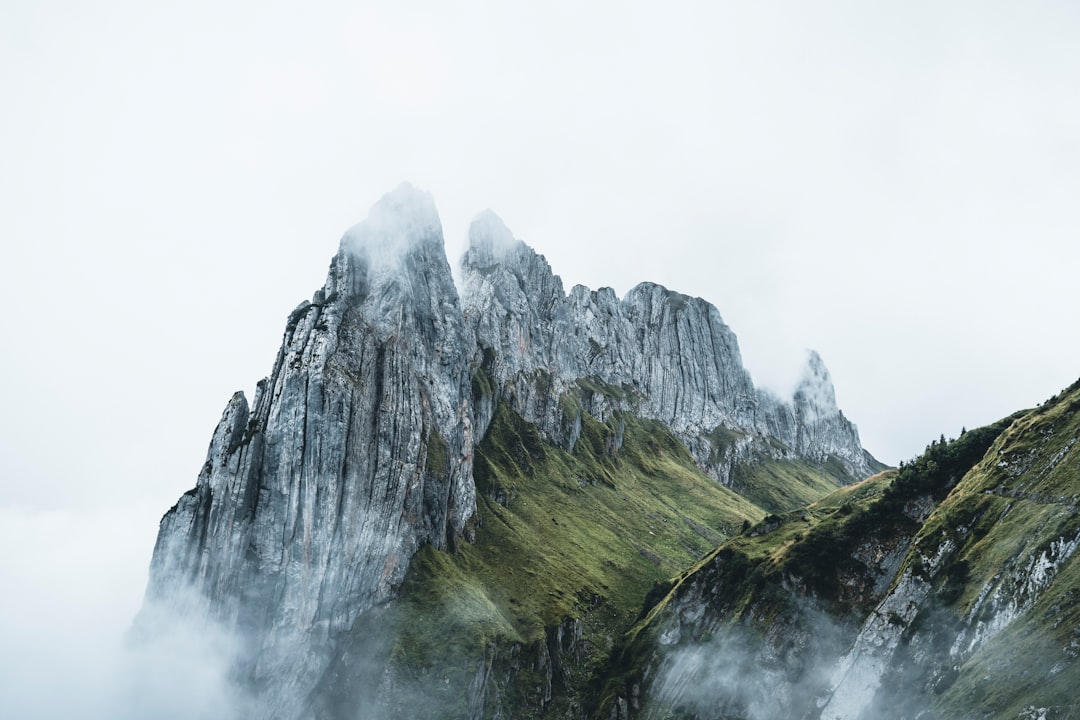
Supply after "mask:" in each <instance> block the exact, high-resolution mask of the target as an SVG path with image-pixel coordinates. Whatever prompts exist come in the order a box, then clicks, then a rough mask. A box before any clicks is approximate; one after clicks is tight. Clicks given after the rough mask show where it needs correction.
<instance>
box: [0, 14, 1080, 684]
mask: <svg viewBox="0 0 1080 720" xmlns="http://www.w3.org/2000/svg"><path fill="white" fill-rule="evenodd" d="M1078 38H1080V5H1078V4H1077V3H1075V2H1072V1H1071V0H1063V1H1062V2H1038V1H1030V2H1023V3H1018V2H993V1H986V0H979V1H972V2H941V1H940V0H937V1H935V2H904V3H873V2H866V1H865V0H859V1H855V0H853V1H851V2H839V1H834V2H741V3H735V2H717V1H712V2H699V3H692V2H668V3H663V4H660V3H640V2H595V3H589V4H587V6H586V4H585V3H580V2H561V1H556V2H547V3H510V2H498V3H496V2H471V3H452V2H430V3H423V2H405V1H401V0H399V1H398V2H393V3H390V2H374V3H362V2H357V3H320V4H318V6H317V7H316V4H315V3H281V2H259V3H254V2H232V3H220V2H213V3H210V2H198V1H196V2H184V3H179V2H177V3H146V2H95V3H82V2H67V3H63V2H47V1H42V0H6V1H5V2H4V3H3V6H2V7H0V107H2V108H3V109H2V110H0V241H2V243H3V259H2V261H0V298H2V300H3V302H4V307H5V308H6V313H5V319H4V324H3V335H2V337H3V338H4V341H3V351H4V352H3V353H2V354H0V398H2V402H3V405H2V408H3V409H2V412H0V423H2V424H0V483H2V485H0V490H2V495H0V533H3V534H4V537H3V540H4V542H3V547H2V548H0V577H4V578H5V580H4V585H5V586H8V587H10V586H11V585H10V584H9V583H21V584H22V586H23V587H25V588H26V591H25V592H24V593H23V594H22V595H21V596H20V595H16V596H15V598H14V599H6V600H5V601H3V602H4V603H6V606H4V605H3V604H2V603H0V610H6V611H7V612H6V613H5V614H10V613H11V612H16V611H17V612H23V613H29V615H27V617H31V618H33V617H35V615H34V613H38V614H39V615H40V613H42V612H43V610H41V608H42V607H44V606H46V605H48V603H43V602H41V599H42V598H51V597H54V595H55V586H54V585H53V584H52V583H54V582H61V580H60V579H62V578H65V577H70V576H71V573H72V572H73V567H74V566H75V565H76V564H78V566H79V568H81V569H82V572H83V573H84V574H85V575H87V576H91V577H94V578H98V580H95V581H93V582H98V583H99V584H100V583H102V582H105V584H107V585H108V587H115V588H117V590H116V591H115V595H109V594H108V593H106V592H105V591H101V596H100V598H101V601H100V603H99V604H100V605H101V607H102V608H105V607H107V608H108V610H107V611H106V612H107V613H109V618H110V619H109V621H108V622H103V623H101V626H102V627H103V628H106V629H111V628H112V627H113V625H116V626H122V625H123V624H124V623H125V622H126V619H125V618H129V617H130V614H131V613H133V612H134V610H135V608H137V607H138V604H139V595H140V593H141V588H142V583H143V582H144V581H145V565H146V563H147V562H148V560H149V555H150V551H151V549H152V543H153V538H154V535H155V532H156V526H157V521H158V519H159V517H160V514H161V513H162V512H164V511H165V510H167V509H168V507H169V506H170V505H171V504H172V502H174V501H175V499H176V497H178V496H179V494H180V493H182V492H183V491H184V490H186V489H187V488H189V487H191V486H192V485H193V484H194V482H195V478H196V474H197V472H198V469H199V467H200V465H201V464H202V461H203V458H204V454H205V449H206V445H207V443H208V442H209V439H210V434H211V431H212V430H213V426H214V424H215V423H216V421H217V419H218V417H219V415H220V412H221V410H222V408H223V407H224V406H225V403H226V401H227V400H228V398H229V396H230V394H231V393H232V392H233V391H234V390H236V389H244V390H246V391H248V392H249V393H250V392H251V391H252V389H253V388H254V386H255V383H256V382H257V381H258V380H259V379H260V378H261V377H263V376H264V375H266V374H267V373H268V372H269V371H270V369H271V365H272V362H273V358H274V353H275V352H276V350H277V345H278V342H279V341H280V338H281V333H282V330H283V328H284V321H285V318H286V316H287V315H288V313H289V311H290V310H291V309H292V308H293V307H294V306H295V305H296V304H297V303H298V302H299V301H301V300H303V299H305V298H309V297H310V295H311V293H312V291H314V290H315V289H317V288H318V287H319V286H321V284H322V282H323V280H324V277H325V272H326V268H327V265H328V262H329V259H330V257H331V255H332V254H333V253H334V251H335V250H336V247H337V242H338V239H339V238H340V236H341V234H342V233H343V232H344V231H345V229H346V228H348V227H349V226H350V225H352V224H353V223H355V222H357V221H358V220H361V219H362V218H363V217H364V216H365V215H366V213H367V209H368V208H369V207H370V206H371V205H372V204H373V203H374V202H375V201H376V200H378V198H379V197H380V196H381V195H382V194H384V193H385V192H387V191H389V190H390V189H392V188H393V187H395V186H396V185H397V184H398V183H399V182H401V181H402V180H409V181H411V182H413V183H414V184H416V185H418V186H420V187H422V188H425V189H427V190H430V191H431V192H432V193H433V194H434V196H435V200H436V203H437V205H438V207H439V210H440V213H441V216H442V219H443V225H444V229H445V232H446V239H447V248H448V251H449V254H450V256H451V261H452V263H456V260H457V258H458V257H459V256H460V253H461V252H462V251H463V249H464V239H465V233H466V230H467V226H468V222H469V219H470V218H471V217H472V216H473V215H474V214H476V213H477V212H479V211H480V210H482V209H484V208H491V209H493V210H495V211H496V212H497V213H498V214H499V215H500V216H502V218H503V219H504V220H505V221H506V223H507V225H508V226H509V227H510V228H511V229H512V230H513V232H514V233H515V235H517V236H518V237H520V238H521V239H523V240H525V241H526V242H527V243H529V244H530V245H532V246H533V247H534V248H535V249H536V250H537V251H538V252H541V253H543V254H544V255H546V256H547V258H548V260H549V261H550V263H551V264H552V266H553V268H554V269H555V271H556V272H557V273H559V274H560V275H561V276H562V278H563V280H564V283H565V284H566V287H567V288H568V289H569V287H570V286H572V285H573V284H576V283H582V284H585V285H588V286H590V287H593V288H596V287H601V286H605V285H606V286H611V287H614V288H615V290H616V291H617V292H618V293H619V294H620V295H621V294H623V293H625V292H626V291H627V290H628V289H630V287H632V286H633V285H634V284H636V283H637V282H640V281H642V280H651V281H655V282H659V283H662V284H665V285H667V286H669V287H671V288H672V289H675V290H679V291H682V292H685V293H688V294H692V295H699V296H701V297H704V298H706V299H708V300H710V301H711V302H713V303H714V304H715V305H716V306H717V307H718V308H719V310H720V312H721V314H722V315H723V317H724V318H725V320H726V321H727V322H728V324H729V325H731V327H732V328H733V330H734V331H735V332H736V334H737V335H738V337H739V340H740V343H741V346H742V350H743V355H744V360H745V361H746V364H747V365H748V367H749V368H750V370H751V373H752V374H753V376H754V377H755V379H756V380H757V381H759V383H764V384H769V385H775V386H783V385H784V384H786V383H789V382H790V381H791V379H792V377H793V374H794V372H795V368H796V367H797V366H798V364H799V363H800V362H801V360H802V357H803V351H804V349H805V348H814V349H816V350H818V351H819V352H820V353H821V355H822V357H823V358H824V360H825V362H826V364H827V365H828V367H829V368H830V370H831V372H832V375H833V380H834V382H835V384H836V393H837V398H838V401H839V403H840V405H841V407H842V408H843V409H844V411H845V413H846V414H847V415H848V417H849V418H850V419H852V420H853V421H854V422H855V423H857V425H858V426H859V430H860V433H861V436H862V438H863V442H864V444H865V445H866V447H867V448H868V449H869V450H870V451H871V452H873V453H874V454H875V455H877V456H878V457H879V458H880V459H882V460H884V461H887V462H889V463H896V462H898V461H899V460H901V459H904V458H909V457H912V456H913V455H915V454H917V453H918V452H920V451H921V450H922V448H923V447H924V446H925V445H926V444H927V442H928V441H929V440H930V439H932V438H936V437H937V436H938V435H939V434H940V433H945V434H946V435H956V434H958V433H959V431H960V428H961V427H962V426H967V427H973V426H976V425H979V424H983V423H986V422H989V421H992V420H995V419H997V418H998V417H1001V416H1003V415H1005V414H1008V413H1010V412H1012V411H1013V410H1016V409H1018V408H1021V407H1026V406H1033V405H1035V404H1037V403H1038V402H1040V401H1042V400H1044V399H1045V398H1047V397H1049V396H1050V395H1052V394H1054V393H1055V392H1057V391H1058V390H1060V389H1061V388H1062V387H1064V386H1066V385H1067V384H1069V383H1071V382H1072V381H1073V380H1075V379H1076V378H1077V377H1078V376H1080V333H1078V332H1077V321H1078V319H1080V312H1078V310H1080V299H1078V295H1077V291H1076V280H1075V278H1076V273H1077V268H1078V267H1080V249H1078V246H1080V243H1078V242H1077V241H1078V240H1080V233H1078V230H1080V202H1078V201H1077V198H1080V132H1078V130H1077V129H1078V128H1080V42H1077V39H1078ZM125 508H130V512H126V511H125ZM118 517H119V518H125V519H124V521H123V522H122V523H121V529H119V530H118V529H117V527H116V519H117V518H118ZM8 536H11V537H8ZM12 543H14V544H15V547H17V548H20V554H19V555H18V556H16V554H15V552H14V550H13V546H12ZM28 547H39V548H41V547H43V548H45V550H44V551H43V552H45V554H44V555H42V558H44V559H42V561H41V562H50V563H52V565H48V566H42V564H41V563H40V562H38V561H37V560H35V559H34V558H33V557H32V556H28V555H26V552H27V548H28ZM88 547H100V548H101V552H99V553H96V554H95V553H89V551H88V550H87V548H88ZM121 547H123V548H125V549H124V550H123V552H117V551H116V550H117V548H121ZM75 548H77V549H78V550H79V552H75V551H74V549H75ZM80 553H82V554H85V555H87V556H88V557H89V556H93V557H96V558H97V559H96V560H95V561H94V562H96V563H97V565H94V564H93V563H90V565H87V562H88V561H87V560H86V558H84V557H82V555H81V554H80ZM28 558H29V559H28ZM43 567H46V568H47V569H43ZM87 568H89V569H87ZM91 570H92V572H91ZM101 578H106V579H107V581H102V580H101ZM93 597H98V596H97V595H94V596H93ZM110 623H112V624H110ZM0 630H4V631H5V632H10V628H8V627H6V626H4V625H2V624H0ZM43 662H45V661H43ZM0 674H3V673H0ZM0 690H2V688H0Z"/></svg>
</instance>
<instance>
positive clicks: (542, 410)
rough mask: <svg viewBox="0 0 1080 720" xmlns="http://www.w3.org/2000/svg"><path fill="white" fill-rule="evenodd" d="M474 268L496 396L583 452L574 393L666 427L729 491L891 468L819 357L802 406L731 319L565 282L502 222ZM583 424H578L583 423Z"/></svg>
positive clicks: (483, 235)
mask: <svg viewBox="0 0 1080 720" xmlns="http://www.w3.org/2000/svg"><path fill="white" fill-rule="evenodd" d="M469 237H470V247H469V250H468V252H467V253H466V254H465V257H464V258H463V260H462V266H463V272H464V277H465V287H464V291H463V293H462V303H463V307H464V311H465V316H466V319H467V321H468V323H469V325H470V327H471V328H472V329H473V331H474V333H475V335H476V340H477V343H478V344H479V346H480V348H488V349H490V350H491V351H493V357H494V362H493V367H492V368H491V372H492V374H493V375H494V379H495V381H496V384H497V385H498V386H499V388H500V390H501V393H502V395H503V396H504V397H505V398H506V399H507V400H508V402H510V403H511V405H512V406H513V407H514V409H515V410H516V411H517V412H519V413H520V414H521V415H522V416H523V417H525V418H527V419H528V420H530V421H533V422H536V423H537V424H538V425H539V426H540V427H541V428H542V429H543V430H544V431H545V433H546V434H547V435H548V436H549V437H550V438H551V439H553V440H554V441H555V442H556V443H558V444H560V445H562V446H564V447H566V448H568V449H570V448H572V447H573V444H574V442H575V441H576V439H577V432H578V428H579V427H580V420H579V418H577V417H575V416H573V414H572V413H568V412H567V406H566V405H563V404H560V403H559V402H558V401H559V398H560V397H561V396H562V395H564V394H566V393H573V394H575V395H577V396H579V397H581V398H582V400H583V401H584V402H583V403H582V404H581V408H579V409H578V410H576V411H580V409H584V410H585V411H587V412H589V413H590V414H591V415H593V416H594V417H596V418H599V419H603V418H604V417H605V416H606V415H607V414H609V413H610V412H611V411H612V410H614V409H628V410H631V411H633V412H634V413H635V414H637V415H640V416H642V417H647V418H651V419H655V420H659V421H661V422H662V423H664V424H665V425H666V426H667V427H668V428H670V429H671V430H672V431H673V432H674V433H675V434H676V436H677V437H678V438H679V439H680V440H682V441H683V443H684V444H686V446H687V447H688V448H689V449H690V451H691V453H692V454H693V455H694V457H695V458H696V459H697V461H698V463H699V464H700V465H701V466H702V468H703V469H705V470H706V471H707V472H708V473H709V474H710V475H712V476H713V477H714V478H715V479H717V480H718V481H720V482H722V483H725V484H728V483H730V480H731V471H732V469H733V467H734V465H735V464H736V463H738V462H740V461H746V460H748V459H749V458H751V457H753V456H758V457H769V458H794V457H799V458H804V459H810V460H812V461H814V462H817V463H825V462H827V461H828V460H830V459H834V460H835V461H837V462H838V463H839V464H840V466H841V467H843V468H844V469H845V471H846V472H847V474H848V475H849V476H850V478H851V479H861V478H864V477H867V476H868V475H870V474H871V473H872V472H873V470H874V469H875V468H877V467H879V466H877V465H876V462H875V461H874V460H873V458H871V457H869V456H868V454H867V453H866V452H865V451H864V450H863V448H862V445H861V443H860V442H859V435H858V431H857V430H856V428H855V426H854V425H853V424H852V423H850V422H849V421H848V420H847V419H846V418H845V417H844V415H843V413H841V412H840V409H839V408H838V407H837V406H836V398H835V394H834V391H833V386H832V382H831V379H830V377H829V373H828V370H826V369H825V365H824V363H823V361H822V360H821V358H820V357H819V356H818V355H817V353H811V354H810V357H809V361H808V366H807V369H806V371H805V374H804V378H803V380H802V382H801V383H800V385H799V387H798V389H797V391H796V392H795V394H794V397H792V398H790V399H787V400H784V399H780V398H777V397H775V396H774V395H772V394H770V393H767V392H765V391H762V390H758V389H756V388H755V387H754V384H753V382H752V381H751V378H750V374H749V373H748V372H747V370H746V368H745V367H743V364H742V357H741V355H740V353H739V344H738V340H737V339H736V337H735V333H734V332H732V331H731V329H730V328H729V327H728V326H727V325H726V324H725V323H724V321H723V319H722V318H721V317H720V313H719V312H718V311H717V309H716V308H715V307H714V306H712V305H710V304H709V303H707V302H706V301H704V300H702V299H701V298H691V297H687V296H686V295H682V294H679V293H676V292H672V291H670V290H668V289H666V288H664V287H661V286H659V285H655V284H653V283H642V284H640V285H638V286H636V287H634V288H633V289H631V290H630V292H628V293H627V294H626V296H625V297H624V298H623V299H622V300H620V299H619V298H618V297H616V295H615V292H614V291H613V290H611V289H610V288H602V289H600V290H597V291H592V290H589V289H588V288H586V287H583V286H580V285H578V286H575V287H574V288H572V289H571V290H570V292H569V294H567V293H565V292H564V291H563V286H562V281H561V280H560V279H559V277H558V276H557V275H555V274H554V273H553V272H552V270H551V268H550V267H549V266H548V263H547V261H546V260H545V259H544V257H543V256H541V255H537V254H536V253H535V252H534V251H533V250H532V249H531V248H529V247H528V246H527V245H525V244H524V243H523V242H521V241H519V240H516V239H515V238H514V237H513V235H512V234H511V233H510V231H509V230H508V229H507V228H506V227H505V225H503V223H502V221H501V220H499V218H498V217H497V216H495V215H494V214H493V213H490V212H488V213H485V214H483V215H481V216H480V217H479V218H478V219H477V220H476V221H474V222H473V224H472V227H471V229H470V235H469ZM576 411H575V412H576Z"/></svg>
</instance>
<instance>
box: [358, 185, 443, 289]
mask: <svg viewBox="0 0 1080 720" xmlns="http://www.w3.org/2000/svg"><path fill="white" fill-rule="evenodd" d="M428 243H430V244H434V245H437V246H438V249H439V251H442V247H443V232H442V222H441V221H440V219H439V212H438V210H437V209H436V207H435V198H434V197H433V196H432V194H431V193H430V192H427V191H426V190H421V189H419V188H417V187H415V186H413V185H411V184H409V183H407V182H403V183H402V184H400V185H398V186H397V188H395V189H394V190H392V191H390V192H388V193H387V194H386V195H384V196H383V197H382V198H381V199H380V200H379V201H378V202H377V203H375V204H374V205H373V206H372V207H371V210H370V211H369V212H368V216H367V218H366V219H365V220H363V221H362V222H359V223H357V224H356V225H354V226H353V227H351V228H350V229H349V230H348V231H346V233H345V235H344V236H343V237H342V238H341V249H342V250H344V251H348V252H350V253H351V254H352V255H353V256H355V257H357V258H360V259H362V260H364V261H365V262H367V264H368V268H369V271H370V272H373V273H377V274H380V275H382V274H398V273H400V272H401V270H402V267H403V262H404V259H405V257H406V256H407V255H408V254H409V253H410V252H412V251H413V250H415V249H417V248H419V247H421V246H422V245H424V244H428Z"/></svg>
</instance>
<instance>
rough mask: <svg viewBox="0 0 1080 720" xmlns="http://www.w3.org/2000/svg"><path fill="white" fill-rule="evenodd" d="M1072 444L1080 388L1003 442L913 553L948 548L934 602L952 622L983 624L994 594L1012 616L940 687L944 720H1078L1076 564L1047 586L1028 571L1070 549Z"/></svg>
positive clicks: (1076, 497)
mask: <svg viewBox="0 0 1080 720" xmlns="http://www.w3.org/2000/svg"><path fill="white" fill-rule="evenodd" d="M1078 444H1080V383H1078V384H1077V385H1074V386H1073V387H1071V388H1069V389H1068V390H1067V391H1065V392H1064V393H1062V394H1061V395H1060V396H1058V397H1056V398H1054V399H1052V400H1051V401H1049V402H1047V403H1045V404H1044V405H1043V406H1042V407H1041V408H1039V409H1037V410H1034V411H1032V412H1030V413H1028V414H1027V415H1025V416H1024V417H1023V418H1021V419H1019V420H1018V421H1017V422H1016V423H1014V424H1013V425H1012V426H1011V427H1010V428H1009V429H1008V430H1007V431H1006V432H1005V433H1003V434H1002V435H1001V436H1000V437H999V438H998V441H997V442H996V443H995V444H994V446H993V447H992V448H991V450H990V452H988V453H987V455H986V457H985V458H984V459H983V461H982V462H981V463H979V465H978V466H977V467H976V468H975V469H974V470H973V471H972V472H970V473H968V475H967V476H965V478H964V479H963V481H962V482H961V483H960V484H959V485H958V486H957V487H956V489H955V490H954V491H953V492H952V493H950V495H949V497H948V498H947V499H946V500H945V501H944V502H943V503H942V504H941V506H940V507H939V508H938V510H937V511H936V512H935V513H934V514H933V515H932V516H931V517H930V519H929V520H928V522H927V523H926V525H925V527H924V528H923V530H922V532H921V533H920V537H919V543H920V546H928V547H930V548H934V547H936V546H937V545H938V544H939V543H940V542H942V541H943V540H945V539H948V540H950V541H951V543H953V544H954V545H955V546H956V547H957V550H956V551H955V552H954V553H952V554H951V555H950V556H949V557H948V558H947V562H946V563H945V566H944V567H943V568H942V571H941V572H940V573H939V576H943V577H944V578H945V580H944V581H940V580H939V587H940V590H939V597H940V598H941V599H942V600H943V602H945V603H946V604H948V605H949V607H950V608H951V609H952V610H953V611H954V612H955V613H956V614H957V615H960V616H962V617H965V618H970V619H971V620H973V621H974V622H975V623H977V622H978V621H980V620H982V621H987V622H988V621H992V615H990V611H989V610H988V608H989V607H990V606H992V603H991V602H989V601H988V600H987V599H985V598H983V599H982V600H981V602H980V598H981V597H982V596H984V595H987V594H988V595H991V596H992V595H993V593H994V591H995V590H996V589H997V588H998V587H999V586H1000V585H1002V584H1003V582H1004V584H1005V585H1006V590H1007V592H1008V594H1009V596H1010V597H1012V598H1014V599H1015V601H1016V602H1017V603H1018V605H1020V606H1021V612H1019V613H1018V614H1017V615H1016V616H1015V620H1013V622H1012V623H1011V624H1009V625H1008V627H1006V628H1005V629H1004V630H1003V631H1002V632H1001V633H1000V634H999V635H996V636H995V637H993V638H992V639H991V640H990V641H989V642H987V643H986V644H985V645H983V646H982V647H981V648H979V649H978V650H977V651H976V652H975V653H974V654H973V655H972V656H971V657H969V658H966V659H965V661H964V662H962V663H961V664H959V665H957V666H956V667H955V668H953V669H952V671H950V672H948V673H946V674H945V676H944V677H942V678H941V679H939V680H938V682H937V684H936V687H935V693H934V702H933V707H934V709H935V710H936V711H937V712H938V713H939V714H940V715H941V716H942V717H967V716H979V715H980V714H981V713H986V712H988V713H994V714H995V716H999V717H1018V716H1019V714H1020V713H1021V711H1023V710H1024V709H1025V708H1027V707H1029V706H1032V705H1034V706H1036V707H1050V708H1052V711H1051V713H1050V715H1049V717H1052V718H1060V717H1080V704H1078V702H1080V701H1078V699H1077V696H1076V688H1077V687H1080V665H1078V664H1077V662H1076V660H1077V658H1078V657H1080V560H1078V559H1077V555H1075V554H1074V555H1072V556H1071V557H1070V558H1069V559H1068V560H1067V561H1065V562H1064V563H1063V564H1061V566H1060V568H1059V569H1058V570H1057V574H1056V575H1054V574H1053V572H1052V571H1051V572H1050V573H1047V574H1046V575H1045V578H1042V576H1041V575H1040V571H1039V570H1038V569H1037V566H1038V564H1039V562H1040V559H1042V560H1043V561H1046V560H1054V559H1055V556H1056V554H1057V552H1058V550H1059V549H1060V547H1061V544H1062V543H1067V542H1069V541H1075V540H1076V539H1077V538H1078V537H1080V448H1078V447H1077V445H1078ZM988 591H989V592H988ZM998 611H999V612H1000V607H999V608H998ZM969 635H970V633H969Z"/></svg>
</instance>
